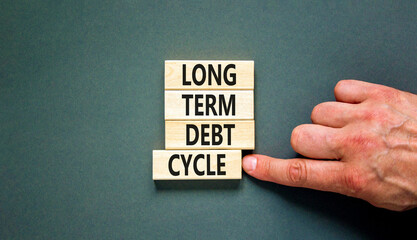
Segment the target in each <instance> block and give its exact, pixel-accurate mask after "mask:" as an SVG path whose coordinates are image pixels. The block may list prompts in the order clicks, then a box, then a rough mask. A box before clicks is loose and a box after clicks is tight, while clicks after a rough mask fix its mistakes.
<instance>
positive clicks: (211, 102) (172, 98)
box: [165, 90, 253, 120]
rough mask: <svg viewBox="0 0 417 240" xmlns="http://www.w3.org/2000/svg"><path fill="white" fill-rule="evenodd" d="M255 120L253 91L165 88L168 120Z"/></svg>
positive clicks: (166, 118)
mask: <svg viewBox="0 0 417 240" xmlns="http://www.w3.org/2000/svg"><path fill="white" fill-rule="evenodd" d="M188 119H253V91H251V90H242V91H223V90H222V91H173V90H167V91H165V120H188Z"/></svg>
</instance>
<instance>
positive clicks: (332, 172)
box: [242, 154, 348, 194]
mask: <svg viewBox="0 0 417 240" xmlns="http://www.w3.org/2000/svg"><path fill="white" fill-rule="evenodd" d="M242 165H243V169H244V170H245V172H246V173H247V174H249V175H251V176H252V177H255V178H258V179H260V180H264V181H269V182H275V183H278V184H282V185H287V186H293V187H306V188H312V189H317V190H323V191H331V192H338V193H342V194H346V193H347V190H348V187H347V186H346V184H345V183H346V181H345V180H346V174H345V169H346V163H344V162H340V161H320V160H309V159H303V158H294V159H287V160H284V159H278V158H272V157H268V156H264V155H259V154H252V155H247V156H245V157H244V158H243V163H242Z"/></svg>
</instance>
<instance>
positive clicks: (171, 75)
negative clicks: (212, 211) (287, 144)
mask: <svg viewBox="0 0 417 240" xmlns="http://www.w3.org/2000/svg"><path fill="white" fill-rule="evenodd" d="M253 90H254V62H253V61H200V60H196V61H165V148H166V149H167V150H154V151H153V179H154V180H180V179H181V180H184V179H241V178H242V169H241V159H242V152H241V150H242V149H254V148H255V121H254V92H253Z"/></svg>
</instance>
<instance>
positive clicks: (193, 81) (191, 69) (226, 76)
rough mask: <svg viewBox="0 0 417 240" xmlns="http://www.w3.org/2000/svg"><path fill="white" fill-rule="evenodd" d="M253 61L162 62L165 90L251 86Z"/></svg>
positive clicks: (248, 88) (252, 81)
mask: <svg viewBox="0 0 417 240" xmlns="http://www.w3.org/2000/svg"><path fill="white" fill-rule="evenodd" d="M254 76H255V75H254V61H203V60H192V61H185V60H178V61H177V60H167V61H165V89H170V90H179V89H230V90H233V89H241V90H242V89H246V90H252V89H253V88H254Z"/></svg>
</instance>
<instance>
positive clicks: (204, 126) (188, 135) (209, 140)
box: [165, 120, 255, 149]
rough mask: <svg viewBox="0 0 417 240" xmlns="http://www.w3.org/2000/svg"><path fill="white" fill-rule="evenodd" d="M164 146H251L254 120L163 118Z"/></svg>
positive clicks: (253, 144)
mask: <svg viewBox="0 0 417 240" xmlns="http://www.w3.org/2000/svg"><path fill="white" fill-rule="evenodd" d="M165 148H166V149H255V121H253V120H242V121H165Z"/></svg>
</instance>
